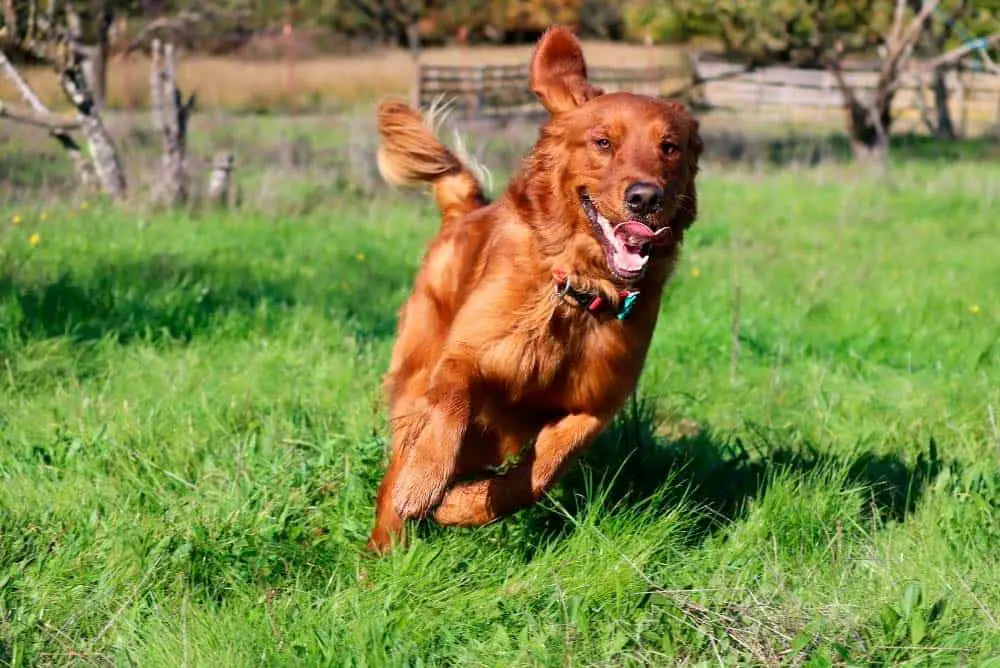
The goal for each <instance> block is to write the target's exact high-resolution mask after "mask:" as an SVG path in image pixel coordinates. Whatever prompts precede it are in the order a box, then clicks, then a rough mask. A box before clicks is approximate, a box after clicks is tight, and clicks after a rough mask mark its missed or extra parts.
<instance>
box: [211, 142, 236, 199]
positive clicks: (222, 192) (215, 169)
mask: <svg viewBox="0 0 1000 668" xmlns="http://www.w3.org/2000/svg"><path fill="white" fill-rule="evenodd" d="M234 163H235V156H234V155H233V154H232V153H230V152H228V151H223V152H220V153H216V154H215V159H214V160H213V161H212V173H211V174H210V175H209V179H208V198H209V200H210V201H211V202H212V203H214V204H216V205H218V206H224V207H225V206H229V205H230V203H231V202H232V198H231V193H232V186H233V165H234Z"/></svg>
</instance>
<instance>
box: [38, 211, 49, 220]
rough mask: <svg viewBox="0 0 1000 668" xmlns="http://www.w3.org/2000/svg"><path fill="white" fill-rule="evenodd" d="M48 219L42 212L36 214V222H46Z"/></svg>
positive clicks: (47, 215)
mask: <svg viewBox="0 0 1000 668" xmlns="http://www.w3.org/2000/svg"><path fill="white" fill-rule="evenodd" d="M48 218H49V214H47V213H46V212H44V211H42V212H41V213H40V214H38V220H41V221H45V220H48Z"/></svg>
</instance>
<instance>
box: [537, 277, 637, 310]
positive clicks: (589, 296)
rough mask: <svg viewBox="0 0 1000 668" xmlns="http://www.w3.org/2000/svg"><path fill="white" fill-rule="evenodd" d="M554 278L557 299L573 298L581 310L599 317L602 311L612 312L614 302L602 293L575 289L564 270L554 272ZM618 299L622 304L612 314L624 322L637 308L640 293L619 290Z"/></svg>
mask: <svg viewBox="0 0 1000 668" xmlns="http://www.w3.org/2000/svg"><path fill="white" fill-rule="evenodd" d="M552 278H553V279H554V280H555V289H556V297H557V298H559V299H561V300H562V299H565V298H566V297H571V298H572V299H573V301H575V302H576V303H577V305H578V306H580V308H582V309H584V310H586V311H587V312H589V313H593V314H594V315H597V314H598V313H600V312H602V311H611V309H609V308H608V307H613V306H614V302H613V301H611V300H610V299H608V298H607V296H606V295H604V294H603V293H601V292H592V291H588V290H581V289H579V288H575V287H573V285H572V284H571V283H570V280H569V276H568V275H567V274H566V272H565V271H563V270H562V269H555V270H553V272H552ZM618 297H619V298H620V299H621V304H620V305H619V306H618V308H617V310H614V311H611V312H613V313H614V314H615V317H616V318H617V319H618V320H624V319H625V318H627V317H628V314H629V313H631V312H632V307H633V306H635V301H636V299H638V298H639V291H638V290H619V291H618Z"/></svg>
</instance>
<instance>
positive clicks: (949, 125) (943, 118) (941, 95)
mask: <svg viewBox="0 0 1000 668" xmlns="http://www.w3.org/2000/svg"><path fill="white" fill-rule="evenodd" d="M947 74H948V71H947V69H946V68H945V67H943V66H938V67H935V68H934V71H933V74H932V78H931V90H932V91H933V92H934V109H935V111H936V112H937V114H936V115H937V120H936V122H935V127H934V136H935V137H937V138H938V139H956V138H957V137H958V135H957V134H956V133H955V124H954V123H953V122H952V120H951V109H949V107H948V81H947Z"/></svg>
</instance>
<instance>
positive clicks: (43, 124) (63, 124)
mask: <svg viewBox="0 0 1000 668" xmlns="http://www.w3.org/2000/svg"><path fill="white" fill-rule="evenodd" d="M0 118H6V119H7V120H10V121H14V122H15V123H24V124H25V125H32V126H34V127H36V128H42V129H43V130H48V131H49V132H52V133H55V132H69V131H71V130H77V129H79V128H80V123H79V122H78V121H74V120H69V119H65V118H60V117H59V116H55V115H52V114H39V113H37V112H34V111H21V110H18V109H13V108H11V107H10V106H9V105H7V104H6V103H5V102H3V101H2V100H0Z"/></svg>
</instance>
